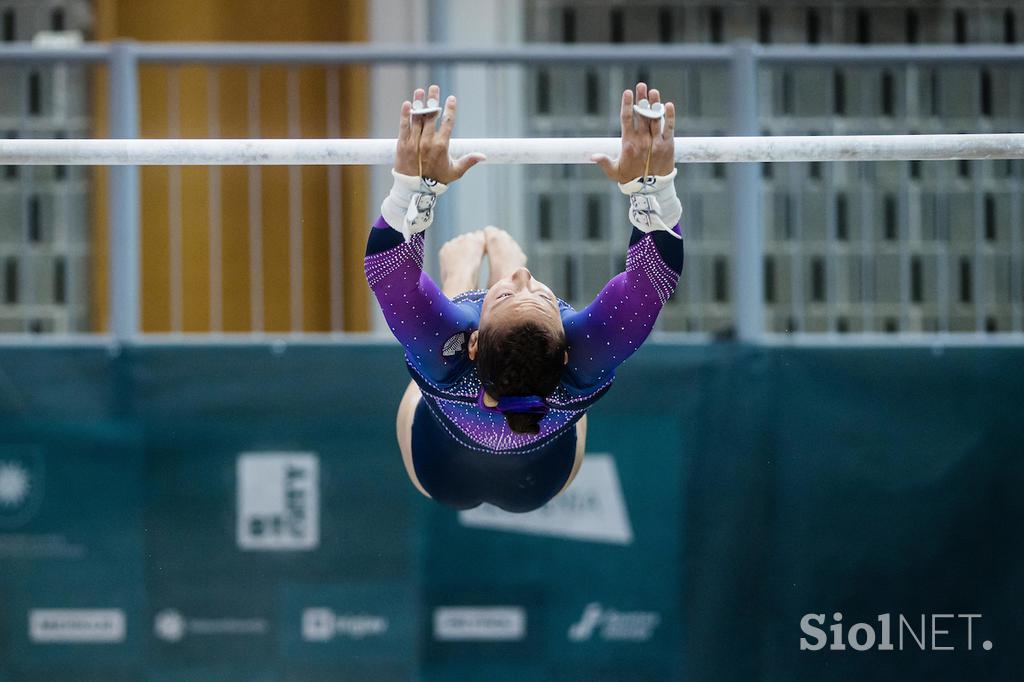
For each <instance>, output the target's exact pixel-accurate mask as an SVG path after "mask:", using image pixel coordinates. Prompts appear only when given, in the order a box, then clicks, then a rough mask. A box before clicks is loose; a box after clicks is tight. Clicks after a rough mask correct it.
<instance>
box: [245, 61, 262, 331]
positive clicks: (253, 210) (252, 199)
mask: <svg viewBox="0 0 1024 682" xmlns="http://www.w3.org/2000/svg"><path fill="white" fill-rule="evenodd" d="M246 91H247V92H246V94H247V96H248V119H249V121H248V123H249V137H250V138H252V139H256V138H258V137H259V136H260V70H259V67H252V68H250V69H249V72H248V83H247V87H246ZM248 180H249V182H248V189H249V329H250V331H253V332H262V331H263V174H262V172H261V169H260V167H259V166H249V178H248Z"/></svg>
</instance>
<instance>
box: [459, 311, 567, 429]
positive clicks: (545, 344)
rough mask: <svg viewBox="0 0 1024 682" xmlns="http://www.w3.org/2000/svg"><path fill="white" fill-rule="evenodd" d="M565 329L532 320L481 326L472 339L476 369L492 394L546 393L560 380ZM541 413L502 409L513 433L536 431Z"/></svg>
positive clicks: (495, 396) (564, 348)
mask: <svg viewBox="0 0 1024 682" xmlns="http://www.w3.org/2000/svg"><path fill="white" fill-rule="evenodd" d="M567 348H568V345H567V343H566V340H565V332H563V331H559V332H552V331H551V330H548V329H545V328H543V327H541V326H540V325H538V324H537V323H535V322H524V323H522V324H520V325H517V326H515V327H513V328H512V329H501V328H495V327H493V326H486V327H481V328H480V332H479V335H478V336H477V342H476V371H477V375H478V376H479V377H480V382H481V383H482V384H483V385H484V389H485V390H486V391H487V393H488V394H489V395H490V396H491V397H492V398H504V397H506V396H523V395H539V396H541V397H542V398H543V397H546V396H548V395H550V394H551V393H552V392H553V391H554V390H555V388H557V387H558V383H559V382H560V381H561V380H562V370H563V369H564V368H565V351H566V349H567ZM542 417H543V415H540V414H529V413H515V412H511V413H510V412H506V413H505V421H507V422H508V425H509V428H511V429H512V430H513V431H515V432H516V433H538V432H539V431H540V425H539V424H538V422H539V421H540V420H541V418H542Z"/></svg>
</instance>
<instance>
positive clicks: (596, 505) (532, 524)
mask: <svg viewBox="0 0 1024 682" xmlns="http://www.w3.org/2000/svg"><path fill="white" fill-rule="evenodd" d="M459 521H460V522H461V523H462V525H464V526H470V527H473V528H490V529H494V530H504V531H511V532H516V533H528V534H531V535H549V536H554V537H563V538H570V539H573V540H584V541H589V542H605V543H609V544H617V545H628V544H630V543H632V542H633V527H632V526H631V525H630V522H629V513H628V512H627V510H626V502H625V498H624V497H623V495H622V486H621V484H620V483H619V475H618V472H617V471H616V468H615V459H614V458H613V457H612V456H611V455H608V454H589V455H587V456H586V457H585V458H584V459H583V464H582V466H581V467H580V470H579V473H578V474H577V475H576V479H575V480H574V481H573V482H572V485H571V486H569V489H568V490H566V491H565V492H564V493H562V494H561V495H559V496H558V497H556V498H555V499H553V500H551V501H550V502H548V503H547V504H546V505H544V506H543V507H541V508H540V509H537V510H535V511H532V512H528V513H526V514H513V513H510V512H506V511H503V510H501V509H499V508H497V507H494V506H492V505H489V504H482V505H480V506H479V507H476V508H474V509H468V510H466V511H462V512H459Z"/></svg>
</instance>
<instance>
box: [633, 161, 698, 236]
mask: <svg viewBox="0 0 1024 682" xmlns="http://www.w3.org/2000/svg"><path fill="white" fill-rule="evenodd" d="M676 174H677V169H676V168H673V169H672V172H671V173H669V174H668V175H642V176H640V177H639V178H635V179H633V180H630V181H629V182H620V183H619V190H620V191H621V192H622V193H623V194H627V195H629V222H630V223H632V225H633V226H634V227H636V228H637V229H638V230H640V231H642V232H651V231H652V230H668V231H669V232H671V233H672V234H675V232H674V231H673V230H672V228H673V227H674V226H675V225H676V223H678V222H679V218H680V217H681V216H682V214H683V207H682V205H681V204H680V203H679V197H678V196H676V187H675V177H676Z"/></svg>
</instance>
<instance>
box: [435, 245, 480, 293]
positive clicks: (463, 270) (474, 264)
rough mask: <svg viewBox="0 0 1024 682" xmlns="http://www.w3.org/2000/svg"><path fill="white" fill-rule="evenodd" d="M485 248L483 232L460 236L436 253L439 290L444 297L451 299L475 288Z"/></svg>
mask: <svg viewBox="0 0 1024 682" xmlns="http://www.w3.org/2000/svg"><path fill="white" fill-rule="evenodd" d="M486 248H487V241H486V240H485V238H484V231H483V230H476V231H475V232H467V233H465V234H460V235H459V236H458V237H455V238H453V239H449V240H448V241H447V242H445V243H444V246H442V247H441V251H440V252H438V262H439V263H440V265H441V290H442V291H443V292H444V295H445V296H447V297H449V298H451V297H452V296H455V295H457V294H461V293H462V292H464V291H472V290H473V289H476V288H477V284H478V283H479V281H480V264H481V263H482V262H483V260H484V253H485V250H486Z"/></svg>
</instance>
